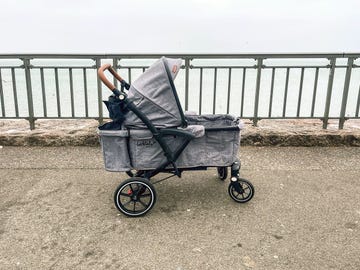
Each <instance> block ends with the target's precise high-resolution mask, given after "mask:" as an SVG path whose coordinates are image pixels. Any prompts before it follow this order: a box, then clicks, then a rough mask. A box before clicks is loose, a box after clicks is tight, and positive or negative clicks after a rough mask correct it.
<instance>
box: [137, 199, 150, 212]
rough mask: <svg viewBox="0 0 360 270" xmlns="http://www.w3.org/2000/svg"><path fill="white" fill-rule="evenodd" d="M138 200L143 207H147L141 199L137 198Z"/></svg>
mask: <svg viewBox="0 0 360 270" xmlns="http://www.w3.org/2000/svg"><path fill="white" fill-rule="evenodd" d="M138 202H139V203H141V205H142V206H144V207H145V209H146V208H147V207H148V205H147V204H145V203H144V202H143V201H142V200H140V198H139V200H138Z"/></svg>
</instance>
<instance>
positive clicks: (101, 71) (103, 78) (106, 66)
mask: <svg viewBox="0 0 360 270" xmlns="http://www.w3.org/2000/svg"><path fill="white" fill-rule="evenodd" d="M105 70H109V71H110V73H111V74H112V75H113V76H114V77H115V78H116V79H117V80H118V81H119V82H122V81H123V80H124V79H123V78H121V77H120V75H119V74H117V73H116V71H115V70H114V69H113V68H112V66H111V65H110V64H104V65H102V66H101V67H99V69H98V75H99V78H100V80H101V81H102V82H103V83H104V84H105V85H106V86H107V87H108V88H109V89H110V90H111V91H114V90H115V89H116V87H115V86H114V85H113V84H112V83H111V82H110V81H109V80H108V79H107V78H106V76H105V74H104V71H105Z"/></svg>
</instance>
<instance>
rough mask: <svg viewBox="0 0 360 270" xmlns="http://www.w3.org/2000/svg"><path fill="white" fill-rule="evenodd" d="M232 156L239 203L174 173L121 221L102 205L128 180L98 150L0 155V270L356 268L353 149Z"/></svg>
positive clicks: (359, 198)
mask: <svg viewBox="0 0 360 270" xmlns="http://www.w3.org/2000/svg"><path fill="white" fill-rule="evenodd" d="M240 156H241V160H242V170H241V174H242V177H244V178H247V179H249V180H251V182H252V183H253V184H254V186H255V189H256V192H255V196H254V198H253V200H252V201H250V202H249V203H247V204H237V203H235V202H234V201H232V200H231V198H230V197H229V196H228V194H227V186H228V180H227V181H225V182H222V181H220V180H218V179H217V176H216V171H215V170H208V171H199V172H187V173H186V172H185V173H184V174H183V178H182V179H177V178H172V179H170V180H168V181H164V182H161V183H159V184H156V186H155V187H156V189H157V193H158V200H157V202H156V204H155V206H154V208H153V209H152V210H151V211H150V212H149V213H148V214H147V215H146V216H144V217H142V218H127V217H125V216H123V215H121V214H120V213H119V212H118V211H117V210H116V209H115V206H114V204H113V192H114V190H115V188H116V186H117V185H118V184H119V183H120V182H121V181H122V180H125V179H126V178H127V176H126V175H125V174H123V173H110V172H106V171H105V170H104V169H103V164H102V153H101V151H100V148H99V147H54V148H52V147H2V148H0V185H1V189H0V246H1V251H0V269H227V270H228V269H286V270H288V269H307V270H308V269H317V270H319V269H347V270H351V269H354V270H355V269H360V256H359V250H360V222H359V221H360V162H359V160H360V148H358V147H336V148H335V147H332V148H328V147H313V148H303V147H297V148H291V147H271V148H268V147H242V148H241V151H240ZM157 178H159V177H157Z"/></svg>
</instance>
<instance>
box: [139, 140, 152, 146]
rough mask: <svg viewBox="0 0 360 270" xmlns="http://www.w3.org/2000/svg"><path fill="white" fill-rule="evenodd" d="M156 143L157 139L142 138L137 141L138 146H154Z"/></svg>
mask: <svg viewBox="0 0 360 270" xmlns="http://www.w3.org/2000/svg"><path fill="white" fill-rule="evenodd" d="M154 143H156V141H155V140H142V141H137V142H136V146H152V145H154Z"/></svg>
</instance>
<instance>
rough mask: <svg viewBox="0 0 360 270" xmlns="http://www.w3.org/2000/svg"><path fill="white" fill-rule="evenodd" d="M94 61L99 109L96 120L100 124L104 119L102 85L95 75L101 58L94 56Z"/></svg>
mask: <svg viewBox="0 0 360 270" xmlns="http://www.w3.org/2000/svg"><path fill="white" fill-rule="evenodd" d="M95 62H96V64H95V66H96V78H97V90H98V111H99V116H98V121H99V124H100V125H101V124H102V123H103V120H104V116H103V107H102V85H101V81H100V78H99V76H97V70H98V69H99V67H100V66H101V59H99V58H96V59H95Z"/></svg>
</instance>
